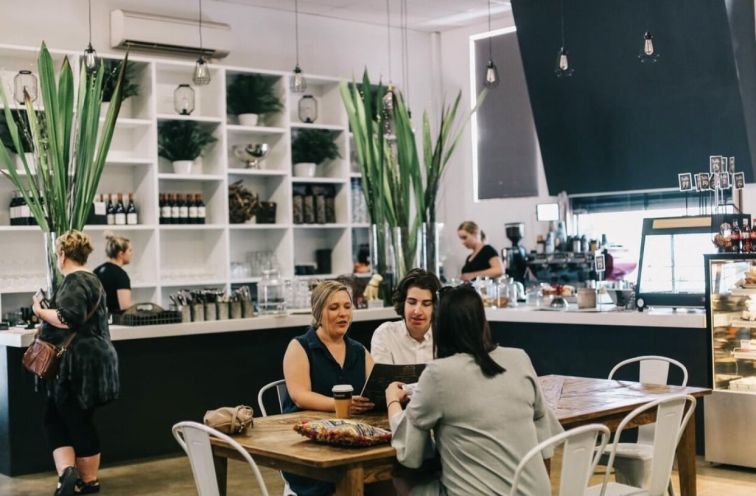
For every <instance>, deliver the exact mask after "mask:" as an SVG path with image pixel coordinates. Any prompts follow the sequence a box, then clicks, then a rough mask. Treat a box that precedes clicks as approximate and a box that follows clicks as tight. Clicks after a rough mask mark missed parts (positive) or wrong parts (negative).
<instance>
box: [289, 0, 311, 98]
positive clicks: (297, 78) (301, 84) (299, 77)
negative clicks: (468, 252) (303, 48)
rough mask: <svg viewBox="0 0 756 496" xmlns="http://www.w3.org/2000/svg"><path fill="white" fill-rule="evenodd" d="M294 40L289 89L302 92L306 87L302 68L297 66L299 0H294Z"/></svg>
mask: <svg viewBox="0 0 756 496" xmlns="http://www.w3.org/2000/svg"><path fill="white" fill-rule="evenodd" d="M294 40H295V45H296V46H295V48H296V53H297V61H296V64H295V65H294V71H293V74H292V76H291V81H290V84H289V89H291V91H292V92H294V93H304V91H305V90H306V89H307V80H306V79H305V77H304V73H303V72H302V68H301V67H299V0H294Z"/></svg>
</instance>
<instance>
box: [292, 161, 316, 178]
mask: <svg viewBox="0 0 756 496" xmlns="http://www.w3.org/2000/svg"><path fill="white" fill-rule="evenodd" d="M317 166H318V164H316V163H315V162H299V163H296V164H294V175H295V176H296V177H315V168H316V167H317Z"/></svg>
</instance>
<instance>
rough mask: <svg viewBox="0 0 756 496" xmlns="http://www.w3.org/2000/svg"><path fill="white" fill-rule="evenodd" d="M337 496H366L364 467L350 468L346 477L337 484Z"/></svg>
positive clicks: (345, 473)
mask: <svg viewBox="0 0 756 496" xmlns="http://www.w3.org/2000/svg"><path fill="white" fill-rule="evenodd" d="M334 494H335V496H364V494H365V469H363V468H362V466H361V465H360V466H356V467H350V468H348V469H346V470H345V471H344V476H343V477H342V478H341V479H340V480H339V481H337V482H336V492H335V493H334Z"/></svg>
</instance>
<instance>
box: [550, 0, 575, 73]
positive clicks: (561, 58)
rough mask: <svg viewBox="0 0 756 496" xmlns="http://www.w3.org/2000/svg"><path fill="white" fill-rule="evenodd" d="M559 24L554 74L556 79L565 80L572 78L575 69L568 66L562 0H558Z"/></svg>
mask: <svg viewBox="0 0 756 496" xmlns="http://www.w3.org/2000/svg"><path fill="white" fill-rule="evenodd" d="M559 22H560V25H561V34H562V45H561V46H560V47H559V52H557V58H556V66H555V67H554V73H555V74H556V77H558V78H567V77H570V76H572V73H573V72H575V69H573V68H572V66H571V65H570V59H569V53H568V52H567V42H566V41H565V38H566V37H565V35H564V0H559Z"/></svg>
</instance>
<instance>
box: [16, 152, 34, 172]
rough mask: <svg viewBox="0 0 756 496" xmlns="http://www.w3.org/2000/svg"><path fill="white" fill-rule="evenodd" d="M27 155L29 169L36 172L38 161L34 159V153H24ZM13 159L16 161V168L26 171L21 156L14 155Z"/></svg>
mask: <svg viewBox="0 0 756 496" xmlns="http://www.w3.org/2000/svg"><path fill="white" fill-rule="evenodd" d="M24 155H25V156H26V165H28V166H29V170H31V171H32V173H34V172H36V162H35V161H34V154H33V153H24ZM13 161H14V162H15V163H16V170H17V171H18V172H26V170H25V169H24V163H23V162H22V161H21V156H19V155H14V156H13Z"/></svg>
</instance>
